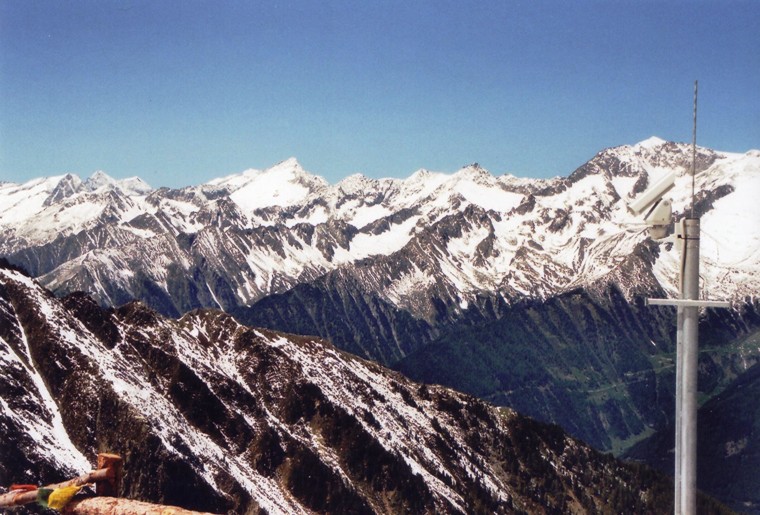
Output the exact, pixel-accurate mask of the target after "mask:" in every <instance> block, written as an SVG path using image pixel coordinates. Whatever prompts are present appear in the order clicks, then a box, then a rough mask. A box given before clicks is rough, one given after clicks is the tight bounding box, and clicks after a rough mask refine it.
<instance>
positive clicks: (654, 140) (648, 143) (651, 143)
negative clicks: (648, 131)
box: [634, 136, 667, 149]
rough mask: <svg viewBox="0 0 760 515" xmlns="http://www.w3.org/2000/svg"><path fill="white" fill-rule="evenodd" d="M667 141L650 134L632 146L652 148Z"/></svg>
mask: <svg viewBox="0 0 760 515" xmlns="http://www.w3.org/2000/svg"><path fill="white" fill-rule="evenodd" d="M665 143H667V141H665V140H664V139H661V138H658V137H657V136H651V137H649V138H647V139H645V140H644V141H640V142H638V143H636V144H635V145H634V148H636V147H638V148H646V149H653V148H656V147H659V146H662V145H664V144H665Z"/></svg>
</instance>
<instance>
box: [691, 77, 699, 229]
mask: <svg viewBox="0 0 760 515" xmlns="http://www.w3.org/2000/svg"><path fill="white" fill-rule="evenodd" d="M698 84H699V81H697V80H695V81H694V129H693V131H692V136H691V218H694V181H695V176H696V174H697V88H698Z"/></svg>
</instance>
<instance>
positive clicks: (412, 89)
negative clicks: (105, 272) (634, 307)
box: [0, 0, 760, 187]
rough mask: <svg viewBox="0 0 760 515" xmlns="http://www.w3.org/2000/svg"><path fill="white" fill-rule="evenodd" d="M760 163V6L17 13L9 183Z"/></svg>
mask: <svg viewBox="0 0 760 515" xmlns="http://www.w3.org/2000/svg"><path fill="white" fill-rule="evenodd" d="M695 79H699V90H700V97H699V98H700V106H699V133H698V138H697V139H698V143H699V144H701V145H704V146H708V147H712V148H716V149H720V150H727V151H735V152H744V151H746V150H749V149H751V148H760V2H757V1H752V0H747V1H736V0H727V1H726V0H723V1H720V0H715V1H709V2H708V1H694V0H692V1H656V2H655V1H646V0H642V1H634V0H630V1H622V0H617V1H616V0H606V1H588V0H580V1H577V2H561V1H556V2H547V1H478V2H472V1H466V0H457V1H448V0H436V1H414V0H404V1H395V0H390V1H382V2H379V1H378V2H376V1H369V0H359V1H355V0H354V1H347V0H346V1H330V0H326V1H292V2H290V1H274V0H271V1H245V2H243V1H240V2H238V1H218V0H217V1H199V0H187V1H179V0H172V1H170V0H158V1H142V0H105V1H104V0H98V1H95V0H93V1H85V0H74V1H70V2H59V1H52V0H50V1H38V0H0V99H1V100H0V180H6V181H13V182H22V181H25V180H27V179H30V178H33V177H40V176H48V175H57V174H60V173H64V172H74V173H77V174H79V175H80V176H83V177H85V176H89V175H90V174H91V173H92V172H93V171H95V170H104V171H105V172H107V173H108V174H110V175H112V176H114V177H128V176H133V175H139V176H140V177H142V178H143V179H145V180H146V181H147V182H149V183H150V184H151V185H152V186H156V187H157V186H172V187H178V186H183V185H190V184H200V183H202V182H206V181H208V180H210V179H211V178H214V177H219V176H222V175H227V174H230V173H237V172H240V171H242V170H245V169H247V168H265V167H268V166H271V165H273V164H275V163H277V162H279V161H281V160H283V159H287V158H289V157H291V156H294V157H297V158H298V159H299V161H300V162H301V164H302V165H303V166H304V167H305V168H306V169H307V170H309V171H311V172H313V173H316V174H318V175H322V176H324V177H325V178H327V179H328V180H329V181H331V182H337V181H338V180H340V179H341V178H343V177H345V176H347V175H349V174H352V173H356V172H361V173H364V174H366V175H369V176H372V177H405V176H408V175H410V174H411V173H412V172H414V171H415V170H417V169H419V168H427V169H431V170H436V171H445V172H452V171H455V170H457V169H458V168H460V167H461V166H463V165H466V164H469V163H472V162H476V161H477V162H479V163H480V164H481V165H482V166H484V167H485V168H487V169H489V170H490V171H491V172H492V173H494V174H496V175H500V174H502V173H513V174H515V175H519V176H529V177H547V176H555V175H567V174H569V173H570V172H572V171H573V170H574V169H575V168H576V167H577V166H579V165H581V164H583V163H584V162H585V161H586V160H588V159H590V158H591V157H593V155H594V154H595V153H596V152H597V151H599V150H601V149H603V148H606V147H609V146H615V145H620V144H632V143H636V142H637V141H641V140H643V139H646V138H647V137H649V136H652V135H657V136H659V137H662V138H664V139H669V140H675V141H691V110H692V93H693V82H694V80H695Z"/></svg>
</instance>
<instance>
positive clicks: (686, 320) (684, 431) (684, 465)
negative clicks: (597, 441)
mask: <svg viewBox="0 0 760 515" xmlns="http://www.w3.org/2000/svg"><path fill="white" fill-rule="evenodd" d="M684 228H685V232H684V239H685V241H684V246H683V251H684V253H685V254H684V274H683V290H682V296H683V298H684V299H687V300H688V299H697V298H698V297H699V219H698V218H687V219H686V220H685V223H684ZM680 309H681V310H682V311H683V317H682V326H681V329H682V330H681V339H682V346H683V349H682V350H683V358H682V360H683V363H682V367H683V369H682V373H681V376H682V382H681V395H682V399H681V449H680V451H681V471H680V472H681V502H680V509H681V513H683V514H689V515H691V514H695V513H696V512H697V371H698V364H697V361H698V360H697V358H698V353H699V350H698V346H699V308H698V307H696V306H684V307H682V308H680Z"/></svg>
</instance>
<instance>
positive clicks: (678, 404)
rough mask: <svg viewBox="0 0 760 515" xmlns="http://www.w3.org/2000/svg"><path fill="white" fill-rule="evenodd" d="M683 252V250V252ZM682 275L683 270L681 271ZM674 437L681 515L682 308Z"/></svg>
mask: <svg viewBox="0 0 760 515" xmlns="http://www.w3.org/2000/svg"><path fill="white" fill-rule="evenodd" d="M683 252H685V250H683ZM681 274H683V270H681ZM680 293H681V298H683V281H681V291H680ZM676 328H677V332H676V437H675V462H676V470H675V473H674V476H673V484H674V486H675V494H674V496H673V502H674V504H675V506H674V509H673V513H675V514H676V515H681V513H682V512H681V412H682V410H683V402H682V400H683V307H681V306H678V318H677V319H676Z"/></svg>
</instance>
